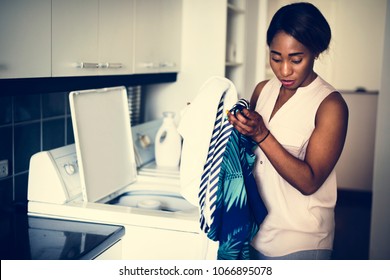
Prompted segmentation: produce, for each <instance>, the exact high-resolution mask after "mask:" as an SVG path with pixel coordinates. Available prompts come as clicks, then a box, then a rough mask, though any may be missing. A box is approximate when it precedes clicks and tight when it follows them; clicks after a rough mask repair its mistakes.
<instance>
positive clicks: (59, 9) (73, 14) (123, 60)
mask: <svg viewBox="0 0 390 280" xmlns="http://www.w3.org/2000/svg"><path fill="white" fill-rule="evenodd" d="M52 10H53V27H52V28H53V31H52V32H53V43H52V51H53V55H52V69H53V70H52V71H53V72H52V75H53V76H90V75H116V74H132V64H133V63H132V57H133V51H132V45H133V43H132V42H133V41H132V39H133V37H132V29H133V14H132V13H133V0H113V1H109V0H100V1H99V0H83V1H78V0H53V8H52Z"/></svg>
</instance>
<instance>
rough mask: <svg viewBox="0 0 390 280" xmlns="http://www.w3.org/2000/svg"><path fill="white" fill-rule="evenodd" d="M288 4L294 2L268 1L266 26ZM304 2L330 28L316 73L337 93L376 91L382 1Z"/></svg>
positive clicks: (379, 62)
mask: <svg viewBox="0 0 390 280" xmlns="http://www.w3.org/2000/svg"><path fill="white" fill-rule="evenodd" d="M291 2H296V1H295V0H269V1H268V3H269V4H268V6H269V9H268V10H269V14H268V15H269V18H268V22H269V21H270V20H271V17H272V15H273V14H274V13H275V12H276V10H277V9H279V8H280V7H281V6H283V5H285V4H287V3H291ZM307 2H310V3H313V4H314V5H315V6H316V7H318V8H319V9H320V10H321V12H322V13H323V14H324V16H325V18H326V19H327V20H328V22H329V25H330V26H331V28H332V41H331V44H330V46H329V50H328V51H327V52H325V53H323V54H322V55H321V56H320V59H319V60H318V61H317V62H316V65H315V70H316V71H317V73H319V75H321V76H322V77H323V78H324V79H325V80H327V81H328V82H329V83H331V84H332V85H333V86H334V87H336V88H337V89H339V90H355V89H356V88H357V87H364V88H366V89H367V90H373V91H377V90H379V87H380V76H381V75H380V73H381V62H382V54H383V34H384V27H385V22H384V21H385V15H386V0H307ZM267 24H268V23H267ZM267 74H268V77H269V76H270V75H272V73H271V72H270V71H267Z"/></svg>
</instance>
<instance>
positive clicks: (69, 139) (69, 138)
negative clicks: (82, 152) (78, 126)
mask: <svg viewBox="0 0 390 280" xmlns="http://www.w3.org/2000/svg"><path fill="white" fill-rule="evenodd" d="M73 143H74V134H73V125H72V119H71V118H70V117H68V118H67V119H66V145H70V144H73Z"/></svg>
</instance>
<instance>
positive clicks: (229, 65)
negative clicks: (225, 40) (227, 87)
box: [225, 61, 244, 67]
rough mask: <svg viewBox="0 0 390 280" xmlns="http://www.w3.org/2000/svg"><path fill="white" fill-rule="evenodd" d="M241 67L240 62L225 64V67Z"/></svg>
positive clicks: (227, 62)
mask: <svg viewBox="0 0 390 280" xmlns="http://www.w3.org/2000/svg"><path fill="white" fill-rule="evenodd" d="M242 65H244V63H242V62H232V61H226V62H225V66H226V67H238V66H242Z"/></svg>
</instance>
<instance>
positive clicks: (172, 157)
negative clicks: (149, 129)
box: [155, 112, 182, 167]
mask: <svg viewBox="0 0 390 280" xmlns="http://www.w3.org/2000/svg"><path fill="white" fill-rule="evenodd" d="M163 116H164V119H163V123H162V125H161V127H160V128H159V130H158V131H157V134H156V139H155V157H156V164H157V166H160V167H177V166H179V163H180V156H181V140H182V139H181V136H180V134H179V132H178V131H177V128H176V125H175V123H174V119H173V118H174V116H175V113H173V112H164V113H163Z"/></svg>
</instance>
